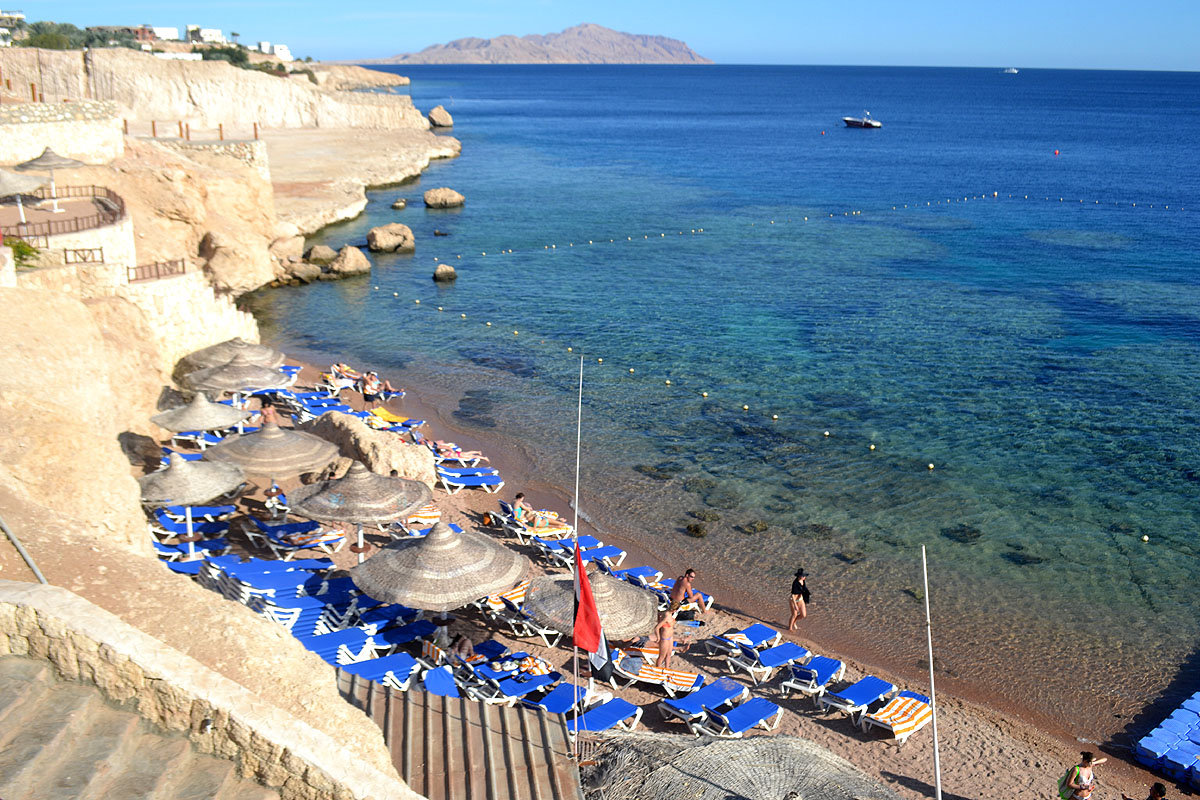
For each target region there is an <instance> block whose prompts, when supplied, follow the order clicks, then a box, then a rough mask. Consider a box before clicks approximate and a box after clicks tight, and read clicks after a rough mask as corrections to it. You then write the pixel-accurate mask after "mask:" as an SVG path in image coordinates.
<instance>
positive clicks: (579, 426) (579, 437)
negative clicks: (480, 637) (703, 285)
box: [571, 356, 583, 761]
mask: <svg viewBox="0 0 1200 800" xmlns="http://www.w3.org/2000/svg"><path fill="white" fill-rule="evenodd" d="M582 441H583V356H580V357H579V407H578V410H577V411H576V412H575V497H574V500H575V502H574V503H572V505H574V506H575V542H574V544H575V546H574V547H573V548H572V550H571V566H572V567H574V566H575V553H576V552H577V551H578V550H579V450H580V443H581V442H582ZM582 571H583V570H581V569H579V568H576V569H575V596H576V597H579V582H580V581H581V580H583V576H582V575H580V574H579V573H581V572H582ZM571 648H572V655H571V660H572V662H573V663H574V665H575V687H576V688H575V700H576V702H578V701H579V688H578V687H579V643H578V641H577V640H576V639H575V632H574V629H572V631H571ZM578 711H579V709H576V714H575V760H576V761H578V760H579V713H578Z"/></svg>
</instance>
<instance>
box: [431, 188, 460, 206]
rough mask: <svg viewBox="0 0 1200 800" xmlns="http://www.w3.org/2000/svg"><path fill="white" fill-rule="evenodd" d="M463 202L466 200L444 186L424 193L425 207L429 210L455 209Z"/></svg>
mask: <svg viewBox="0 0 1200 800" xmlns="http://www.w3.org/2000/svg"><path fill="white" fill-rule="evenodd" d="M465 202H467V198H465V197H463V196H462V195H461V194H459V193H458V192H456V191H454V190H453V189H449V188H447V187H445V186H443V187H441V188H438V189H430V190H429V191H427V192H426V193H425V205H426V206H428V207H429V208H455V207H457V206H461V205H462V204H463V203H465Z"/></svg>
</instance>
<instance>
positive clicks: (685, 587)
mask: <svg viewBox="0 0 1200 800" xmlns="http://www.w3.org/2000/svg"><path fill="white" fill-rule="evenodd" d="M694 580H696V570H694V569H692V568H691V567H688V568H687V570H686V571H685V572H684V573H683V574H682V575H680V576H679V577H678V578H676V579H675V586H673V587H672V588H671V605H673V606H675V607H676V608H679V607H680V606H681V605H683V604H684V603H687V602H692V603H695V604H696V605H697V606H699V607H700V613H701V614H703V613H704V612H705V611H707V610H708V609H706V608H705V607H704V595H702V594H700V593H699V592H698V591H696V590H695V589H693V588H692V581H694Z"/></svg>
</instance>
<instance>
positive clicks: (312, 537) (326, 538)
mask: <svg viewBox="0 0 1200 800" xmlns="http://www.w3.org/2000/svg"><path fill="white" fill-rule="evenodd" d="M345 536H346V534H344V533H342V532H341V531H324V530H318V531H312V532H311V533H290V534H287V535H286V536H280V537H279V539H280V541H282V542H284V543H285V544H290V545H292V546H294V547H304V546H306V545H310V544H326V543H328V542H336V541H338V540H339V539H344V538H345Z"/></svg>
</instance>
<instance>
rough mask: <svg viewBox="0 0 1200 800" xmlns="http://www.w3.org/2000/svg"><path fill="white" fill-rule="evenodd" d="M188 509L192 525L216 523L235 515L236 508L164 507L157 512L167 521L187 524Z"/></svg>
mask: <svg viewBox="0 0 1200 800" xmlns="http://www.w3.org/2000/svg"><path fill="white" fill-rule="evenodd" d="M188 509H191V515H192V523H193V524H194V523H197V522H218V521H220V520H222V519H225V518H226V517H228V516H229V515H231V514H236V513H237V506H164V507H163V508H161V509H159V510H160V511H162V513H163V514H164V515H165V516H166V517H167V518H169V519H172V520H175V521H176V522H187V518H188Z"/></svg>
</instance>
